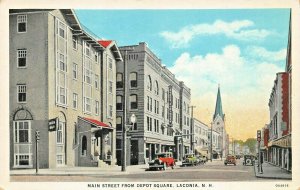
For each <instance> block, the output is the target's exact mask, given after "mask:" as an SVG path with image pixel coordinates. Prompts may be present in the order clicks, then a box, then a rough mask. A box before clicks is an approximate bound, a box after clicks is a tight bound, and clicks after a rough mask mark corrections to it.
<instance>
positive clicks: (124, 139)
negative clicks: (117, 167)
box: [121, 114, 136, 172]
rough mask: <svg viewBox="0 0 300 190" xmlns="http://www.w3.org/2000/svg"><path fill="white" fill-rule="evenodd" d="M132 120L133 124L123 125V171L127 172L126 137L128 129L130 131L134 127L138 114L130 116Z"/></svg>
mask: <svg viewBox="0 0 300 190" xmlns="http://www.w3.org/2000/svg"><path fill="white" fill-rule="evenodd" d="M130 122H131V124H130V125H126V124H124V127H123V147H122V149H123V152H122V153H123V154H122V168H121V169H122V172H125V171H126V148H127V147H126V137H127V131H129V129H130V128H132V127H133V125H134V124H135V123H136V116H135V115H134V114H132V115H131V116H130Z"/></svg>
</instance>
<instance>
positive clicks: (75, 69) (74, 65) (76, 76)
mask: <svg viewBox="0 0 300 190" xmlns="http://www.w3.org/2000/svg"><path fill="white" fill-rule="evenodd" d="M77 78H78V65H77V64H76V63H73V79H77Z"/></svg>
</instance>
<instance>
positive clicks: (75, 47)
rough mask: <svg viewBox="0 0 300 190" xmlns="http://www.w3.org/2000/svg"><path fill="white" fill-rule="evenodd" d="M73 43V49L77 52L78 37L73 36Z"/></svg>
mask: <svg viewBox="0 0 300 190" xmlns="http://www.w3.org/2000/svg"><path fill="white" fill-rule="evenodd" d="M72 41H73V49H74V50H77V44H78V43H77V37H76V36H73V37H72Z"/></svg>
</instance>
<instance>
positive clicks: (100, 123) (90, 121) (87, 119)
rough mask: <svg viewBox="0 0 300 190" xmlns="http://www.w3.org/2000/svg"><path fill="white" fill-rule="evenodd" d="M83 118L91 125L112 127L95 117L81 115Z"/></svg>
mask: <svg viewBox="0 0 300 190" xmlns="http://www.w3.org/2000/svg"><path fill="white" fill-rule="evenodd" d="M82 119H83V120H85V121H87V122H89V123H91V124H92V125H95V126H96V127H100V128H102V127H103V128H109V129H112V127H111V126H109V125H107V124H106V123H103V122H101V121H98V120H96V119H91V118H86V117H82Z"/></svg>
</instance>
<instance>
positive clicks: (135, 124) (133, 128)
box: [131, 122, 137, 131]
mask: <svg viewBox="0 0 300 190" xmlns="http://www.w3.org/2000/svg"><path fill="white" fill-rule="evenodd" d="M131 125H132V123H131ZM131 130H135V131H136V130H137V122H135V123H134V124H133V126H132V128H131Z"/></svg>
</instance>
